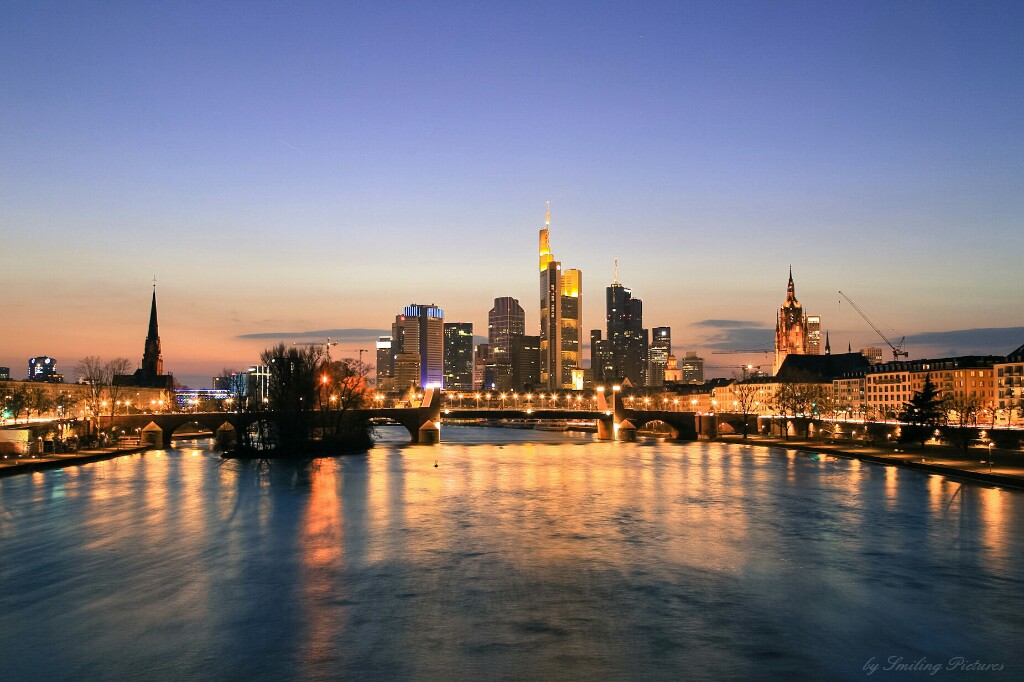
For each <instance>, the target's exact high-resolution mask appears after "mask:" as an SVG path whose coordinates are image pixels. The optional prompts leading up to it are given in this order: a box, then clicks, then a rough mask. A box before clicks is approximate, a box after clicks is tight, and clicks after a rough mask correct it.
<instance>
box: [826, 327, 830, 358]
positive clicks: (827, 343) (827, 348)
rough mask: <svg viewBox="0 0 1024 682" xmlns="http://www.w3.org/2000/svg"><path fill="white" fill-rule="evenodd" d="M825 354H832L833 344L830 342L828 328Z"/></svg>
mask: <svg viewBox="0 0 1024 682" xmlns="http://www.w3.org/2000/svg"><path fill="white" fill-rule="evenodd" d="M825 355H832V344H830V343H829V342H828V330H827V329H826V330H825Z"/></svg>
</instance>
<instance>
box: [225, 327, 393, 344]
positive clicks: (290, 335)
mask: <svg viewBox="0 0 1024 682" xmlns="http://www.w3.org/2000/svg"><path fill="white" fill-rule="evenodd" d="M390 335H391V330H390V329H364V328H358V327H357V328H354V329H314V330H312V331H302V332H260V333H258V334H239V335H238V336H237V337H235V338H237V339H242V340H246V341H250V340H267V339H280V340H288V339H326V338H328V337H330V338H332V339H339V340H340V339H367V338H371V337H374V336H390Z"/></svg>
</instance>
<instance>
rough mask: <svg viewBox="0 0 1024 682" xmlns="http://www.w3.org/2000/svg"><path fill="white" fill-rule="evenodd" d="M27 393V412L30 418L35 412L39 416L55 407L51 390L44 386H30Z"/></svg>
mask: <svg viewBox="0 0 1024 682" xmlns="http://www.w3.org/2000/svg"><path fill="white" fill-rule="evenodd" d="M26 393H27V396H26V398H27V400H26V402H25V412H26V414H27V415H28V418H29V419H31V418H32V413H33V412H35V413H36V416H37V417H41V416H43V412H49V411H50V410H52V409H53V404H54V403H53V399H52V398H51V397H50V392H49V391H47V390H46V389H45V388H43V387H42V386H30V387H29V388H28V389H27V390H26Z"/></svg>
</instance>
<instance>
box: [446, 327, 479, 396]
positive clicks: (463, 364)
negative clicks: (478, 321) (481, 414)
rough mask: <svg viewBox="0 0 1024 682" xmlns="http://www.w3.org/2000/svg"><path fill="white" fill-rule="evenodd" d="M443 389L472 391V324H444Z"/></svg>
mask: <svg viewBox="0 0 1024 682" xmlns="http://www.w3.org/2000/svg"><path fill="white" fill-rule="evenodd" d="M444 389H445V390H446V391H472V390H473V323H472V322H445V323H444Z"/></svg>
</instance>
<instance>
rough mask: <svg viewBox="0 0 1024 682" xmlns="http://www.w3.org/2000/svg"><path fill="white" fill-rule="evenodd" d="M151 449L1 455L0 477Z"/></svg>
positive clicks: (127, 448) (136, 446)
mask: <svg viewBox="0 0 1024 682" xmlns="http://www.w3.org/2000/svg"><path fill="white" fill-rule="evenodd" d="M149 449H151V446H149V445H135V444H132V445H125V446H121V447H118V446H116V445H115V446H112V447H106V448H90V449H88V450H79V451H78V452H67V453H61V454H53V453H47V454H44V455H35V456H32V455H3V456H0V476H13V475H14V474H25V473H31V472H33V471H44V470H46V469H60V468H62V467H66V466H76V465H79V464H88V463H89V462H99V461H101V460H104V459H112V458H114V457H121V456H122V455H131V454H134V453H137V452H145V451H146V450H149Z"/></svg>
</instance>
